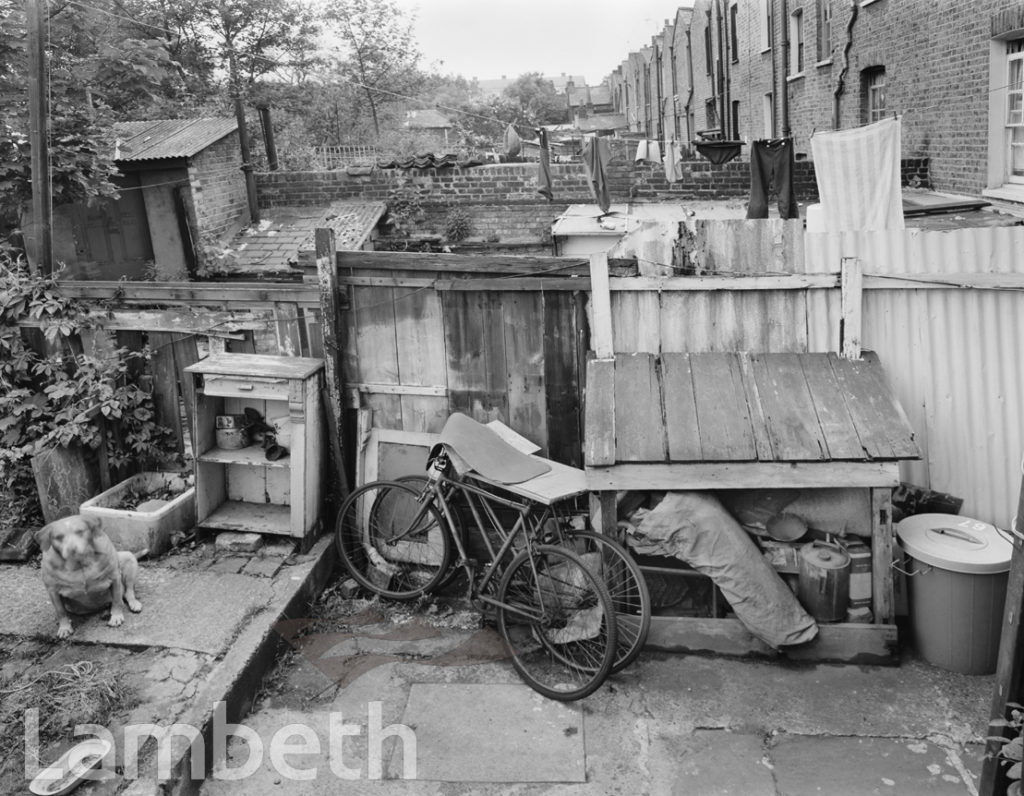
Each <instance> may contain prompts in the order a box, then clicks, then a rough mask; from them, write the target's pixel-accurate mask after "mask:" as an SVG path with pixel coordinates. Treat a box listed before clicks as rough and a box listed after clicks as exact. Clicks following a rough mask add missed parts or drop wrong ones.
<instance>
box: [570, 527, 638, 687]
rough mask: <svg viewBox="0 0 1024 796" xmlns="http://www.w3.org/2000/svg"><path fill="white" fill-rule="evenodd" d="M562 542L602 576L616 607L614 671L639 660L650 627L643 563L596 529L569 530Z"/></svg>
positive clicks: (613, 606) (613, 605)
mask: <svg viewBox="0 0 1024 796" xmlns="http://www.w3.org/2000/svg"><path fill="white" fill-rule="evenodd" d="M563 544H565V546H566V547H568V548H569V549H570V550H572V551H573V552H574V553H576V554H577V555H578V556H580V558H582V559H583V563H584V564H586V565H587V566H588V567H589V568H590V569H591V571H594V572H595V574H598V575H600V577H601V579H602V580H603V581H604V585H605V586H607V587H608V594H609V596H611V598H612V608H614V609H615V624H616V627H617V630H618V638H619V641H618V647H617V651H616V654H615V663H614V664H612V674H615V673H616V672H620V671H622V670H623V669H625V668H626V667H627V666H629V664H631V663H632V662H633V661H635V660H636V659H637V656H638V655H640V650H642V649H643V646H644V643H645V642H646V641H647V632H648V631H649V630H650V627H651V595H650V592H649V591H648V589H647V581H646V580H645V579H644V575H643V572H641V570H640V566H639V565H638V564H637V563H636V561H634V560H633V557H632V556H631V555H630V554H629V551H628V550H626V549H625V548H624V547H623V546H622V545H621V544H619V543H618V542H616V541H615V540H614V539H611V538H610V537H608V536H605V535H604V534H600V533H595V532H594V531H567V532H566V533H565V537H564V541H563Z"/></svg>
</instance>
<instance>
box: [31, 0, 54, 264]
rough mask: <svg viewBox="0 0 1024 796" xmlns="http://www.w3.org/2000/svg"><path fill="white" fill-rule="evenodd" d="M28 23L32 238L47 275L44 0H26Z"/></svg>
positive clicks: (49, 230)
mask: <svg viewBox="0 0 1024 796" xmlns="http://www.w3.org/2000/svg"><path fill="white" fill-rule="evenodd" d="M25 5H26V8H25V18H26V22H27V24H28V115H29V146H30V148H31V151H32V164H31V167H32V238H33V239H34V241H35V250H36V251H35V254H36V267H37V268H38V269H39V272H40V273H41V274H43V275H44V276H48V275H49V274H52V273H53V238H52V220H51V214H52V213H51V204H50V151H49V144H48V141H47V136H48V133H49V126H50V125H49V110H48V108H47V103H46V49H45V47H44V46H43V31H45V30H46V6H45V3H44V2H43V0H26V4H25Z"/></svg>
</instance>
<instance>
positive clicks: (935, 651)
mask: <svg viewBox="0 0 1024 796" xmlns="http://www.w3.org/2000/svg"><path fill="white" fill-rule="evenodd" d="M896 535H897V537H898V538H899V542H900V546H901V547H902V548H903V551H904V553H905V554H906V556H907V559H908V560H907V562H906V565H907V570H906V572H905V573H904V574H906V575H907V576H908V577H907V583H908V586H909V600H910V623H911V635H912V637H913V640H914V646H915V647H916V649H917V651H918V654H920V655H921V657H922V658H924V660H926V661H927V662H928V663H930V664H932V665H933V666H938V667H940V668H942V669H948V670H950V671H953V672H961V673H963V674H992V673H993V672H994V671H995V670H996V659H997V657H998V655H999V638H1000V635H1001V631H1002V621H1003V603H1004V602H1005V601H1006V581H1007V578H1008V573H1009V571H1010V556H1011V553H1012V551H1013V546H1012V545H1011V544H1010V542H1009V541H1007V539H1005V538H1004V537H1003V536H1002V535H1001V534H1000V533H999V531H998V530H996V528H995V527H994V526H992V525H989V524H988V523H987V522H981V521H979V520H972V519H970V518H969V517H960V516H958V515H956V514H918V515H916V516H913V517H908V518H907V519H905V520H903V521H902V522H900V523H899V524H898V525H897V526H896Z"/></svg>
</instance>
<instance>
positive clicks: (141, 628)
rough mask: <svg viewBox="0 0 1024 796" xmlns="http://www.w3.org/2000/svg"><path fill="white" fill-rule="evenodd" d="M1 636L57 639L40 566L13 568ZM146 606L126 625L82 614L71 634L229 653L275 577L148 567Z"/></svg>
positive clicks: (142, 587) (144, 571)
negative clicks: (244, 623) (109, 624)
mask: <svg viewBox="0 0 1024 796" xmlns="http://www.w3.org/2000/svg"><path fill="white" fill-rule="evenodd" d="M3 579H4V588H3V594H4V599H3V600H0V635H10V636H20V637H22V638H26V637H29V638H46V639H53V640H54V641H56V633H57V620H56V617H55V614H54V611H53V606H52V605H51V603H50V598H49V597H48V596H47V593H46V588H45V587H44V586H43V582H42V580H41V579H40V577H39V570H37V569H35V568H33V567H11V568H5V569H4V572H3ZM136 592H137V594H138V597H139V600H140V601H141V602H142V605H143V608H142V613H139V614H133V613H131V612H130V611H127V610H126V611H125V619H124V624H123V625H121V626H120V627H109V626H108V625H107V623H106V621H105V620H103V619H101V617H100V615H99V614H94V615H92V616H87V617H74V618H73V622H74V627H75V632H74V635H72V636H71V638H70V639H69V641H71V642H76V643H89V644H113V645H123V646H132V647H166V648H177V649H185V650H192V651H193V652H204V653H207V654H210V655H218V654H220V653H222V652H223V651H224V650H225V649H226V648H227V646H228V645H229V644H230V643H231V640H232V639H233V638H234V637H235V635H236V633H237V629H238V628H239V627H240V626H241V624H242V623H243V622H244V621H245V620H246V618H247V617H249V616H251V615H252V614H253V613H254V612H255V611H258V610H260V609H262V608H264V607H265V606H267V605H268V604H269V603H270V602H271V601H272V598H273V596H274V589H273V585H272V581H271V580H270V579H267V578H251V577H245V576H244V575H232V574H217V573H213V572H205V571H204V572H192V571H188V570H182V569H174V570H172V569H165V568H163V567H154V566H143V567H141V568H140V571H139V582H138V584H137V586H136Z"/></svg>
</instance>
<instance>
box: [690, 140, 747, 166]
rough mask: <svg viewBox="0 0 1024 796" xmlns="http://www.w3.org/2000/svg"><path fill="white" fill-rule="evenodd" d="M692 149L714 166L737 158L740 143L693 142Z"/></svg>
mask: <svg viewBox="0 0 1024 796" xmlns="http://www.w3.org/2000/svg"><path fill="white" fill-rule="evenodd" d="M693 145H694V147H696V149H697V151H698V152H700V154H702V155H703V156H704V157H705V158H707V159H708V160H710V161H711V162H712V163H714V164H715V165H716V166H721V165H723V164H725V163H728V162H729V161H730V160H733V159H734V158H736V157H738V156H739V154H740V147H741V146H743V142H742V141H694V142H693Z"/></svg>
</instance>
